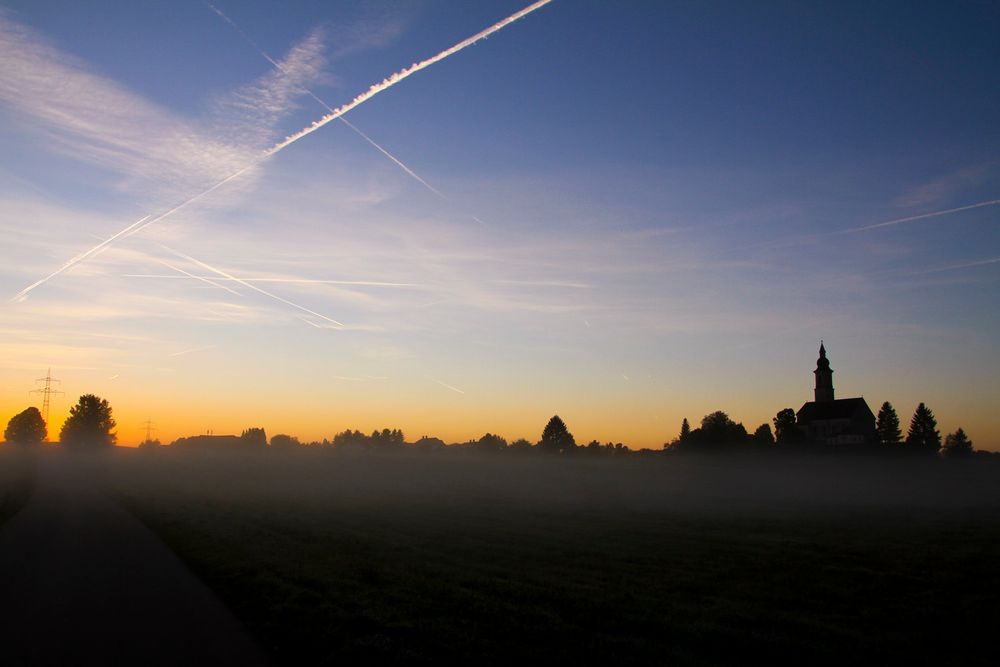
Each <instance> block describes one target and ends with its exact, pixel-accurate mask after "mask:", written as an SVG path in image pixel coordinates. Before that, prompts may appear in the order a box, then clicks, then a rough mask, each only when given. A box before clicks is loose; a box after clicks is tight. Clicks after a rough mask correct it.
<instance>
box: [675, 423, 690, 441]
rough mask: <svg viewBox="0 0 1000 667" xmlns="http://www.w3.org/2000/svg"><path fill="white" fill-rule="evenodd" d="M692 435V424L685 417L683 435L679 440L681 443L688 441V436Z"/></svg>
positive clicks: (682, 424) (682, 426) (682, 425)
mask: <svg viewBox="0 0 1000 667" xmlns="http://www.w3.org/2000/svg"><path fill="white" fill-rule="evenodd" d="M689 435H691V424H689V423H688V418H687V417H685V418H684V421H682V422H681V434H680V437H678V438H677V439H678V440H680V441H681V442H684V441H685V440H687V438H688V436H689Z"/></svg>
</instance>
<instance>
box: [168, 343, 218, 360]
mask: <svg viewBox="0 0 1000 667" xmlns="http://www.w3.org/2000/svg"><path fill="white" fill-rule="evenodd" d="M216 347H218V345H202V346H201V347H192V348H191V349H189V350H181V351H180V352H172V353H171V354H168V355H167V356H168V357H182V356H184V355H185V354H194V353H195V352H205V351H207V350H214V349H215V348H216Z"/></svg>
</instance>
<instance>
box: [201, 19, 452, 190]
mask: <svg viewBox="0 0 1000 667" xmlns="http://www.w3.org/2000/svg"><path fill="white" fill-rule="evenodd" d="M205 4H206V5H207V6H208V8H209V9H211V10H212V11H213V12H215V13H216V14H218V15H219V18H221V19H222V20H223V21H225V22H226V23H228V24H229V25H230V26H232V28H233V30H235V31H236V32H237V33H239V35H240V37H242V38H243V39H244V40H245V41H246V42H247V43H248V44H249V45H250V46H252V47H253V48H254V49H255V50H256V51H257V53H259V54H260V55H261V57H262V58H264V60H266V61H267V62H269V63H271V65H272V66H273V67H274V68H275V69H276V70H278V71H279V72H281V73H282V74H287V70H286V69H285V67H284V66H283V65H282V64H281V63H280V62H278V61H277V60H275V59H274V58H272V57H271V54H269V53H268V52H267V51H265V50H264V49H263V48H261V46H260V44H258V43H257V42H256V41H254V39H253V38H252V37H251V36H250V35H248V34H247V33H246V31H245V30H243V29H242V28H241V27H239V26H238V25H236V22H235V21H233V20H232V19H231V18H229V16H227V15H226V14H225V13H223V11H222V10H221V9H219V8H218V7H216V6H215V5H213V4H212V3H210V2H206V3H205ZM302 90H304V91H305V93H306V94H307V95H308V96H309V97H311V98H313V100H315V101H316V103H317V104H319V105H320V106H321V107H323V108H324V109H326V110H327V111H328V112H329V113H333V112H334V109H333V107H331V106H330V105H329V104H327V103H326V102H325V101H324V100H322V99H320V97H319V96H318V95H317V94H316V93H314V92H313V91H312V90H310V89H309V88H306V87H305V86H302ZM339 120H340V122H342V123H343V124H344V125H346V126H347V127H349V128H350V129H351V130H353V131H354V133H355V134H357V135H358V136H359V137H361V138H362V139H364V140H365V141H367V142H368V143H369V144H371V146H372V147H373V148H375V150H377V151H378V152H380V153H382V155H384V156H386V157H387V158H389V159H390V160H392V161H393V162H394V163H395V164H396V166H397V167H399V168H400V169H402V170H403V171H404V172H405V173H406V174H407V175H409V176H410V177H411V178H413V179H414V180H416V181H417V182H418V183H420V184H421V185H423V186H424V187H425V188H427V189H428V190H430V191H431V192H433V193H434V194H435V195H437V196H438V197H440V198H441V199H444V200H446V201H447V199H448V198H447V197H445V196H444V195H443V194H442V193H441V191H440V190H438V189H437V188H435V187H434V186H433V185H431V184H430V183H428V182H427V181H426V180H424V179H423V178H421V177H420V175H419V174H417V172H415V171H413V170H412V169H410V168H409V167H407V166H406V165H405V164H403V161H402V160H400V159H399V158H397V157H396V156H395V155H393V154H392V153H390V152H389V151H388V150H386V149H385V148H384V147H382V146H381V145H379V143H378V142H376V141H375V140H374V139H372V138H371V137H369V136H368V135H367V134H365V133H364V132H362V131H361V129H360V128H358V127H357V126H356V125H354V123H352V122H350V121H349V120H347V119H346V118H344V117H342V116H341V117H340V118H339Z"/></svg>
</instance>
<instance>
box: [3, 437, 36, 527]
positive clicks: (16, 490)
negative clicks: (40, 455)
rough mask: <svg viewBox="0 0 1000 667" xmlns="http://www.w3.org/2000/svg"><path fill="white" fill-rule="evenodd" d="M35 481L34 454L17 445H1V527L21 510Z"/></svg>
mask: <svg viewBox="0 0 1000 667" xmlns="http://www.w3.org/2000/svg"><path fill="white" fill-rule="evenodd" d="M34 481H35V457H34V452H33V451H31V450H26V449H23V448H21V447H19V446H17V445H8V444H4V445H0V525H3V523H4V522H5V521H6V520H7V519H9V518H10V517H12V516H14V514H16V513H17V511H18V510H19V509H21V506H22V505H24V502H25V501H26V500H27V499H28V496H29V495H30V494H31V489H32V486H33V485H34Z"/></svg>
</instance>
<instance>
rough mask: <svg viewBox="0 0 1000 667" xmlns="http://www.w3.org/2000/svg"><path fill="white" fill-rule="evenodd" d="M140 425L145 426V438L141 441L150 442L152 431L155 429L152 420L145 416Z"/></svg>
mask: <svg viewBox="0 0 1000 667" xmlns="http://www.w3.org/2000/svg"><path fill="white" fill-rule="evenodd" d="M142 425H143V426H145V427H146V439H145V440H143V442H152V441H153V440H152V436H153V433H155V432H156V429H155V428H153V420H152V419H148V418H147V419H146V421H144V422H143V424H142Z"/></svg>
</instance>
